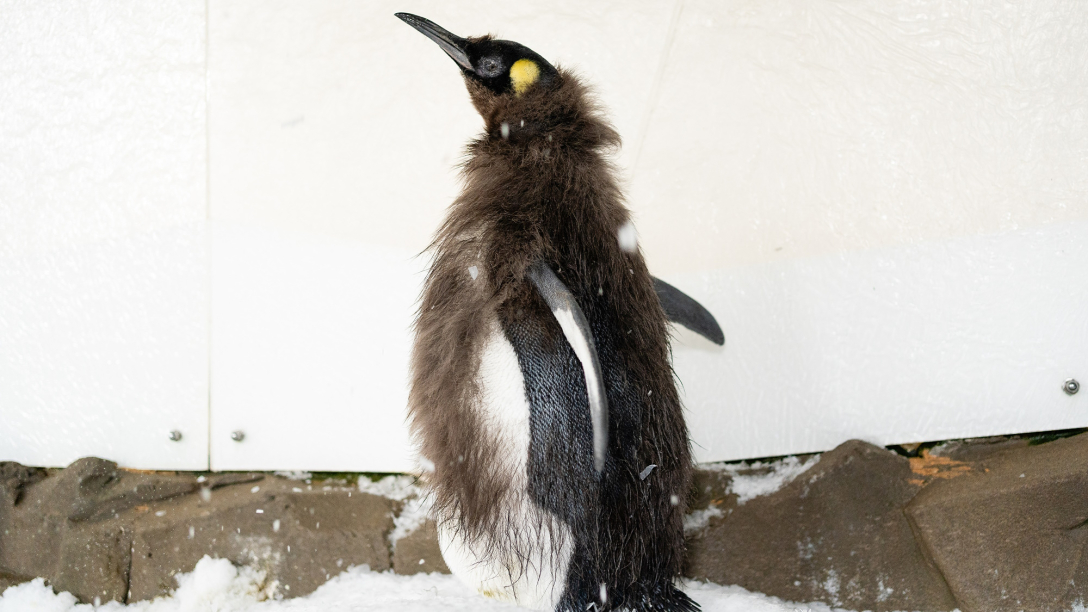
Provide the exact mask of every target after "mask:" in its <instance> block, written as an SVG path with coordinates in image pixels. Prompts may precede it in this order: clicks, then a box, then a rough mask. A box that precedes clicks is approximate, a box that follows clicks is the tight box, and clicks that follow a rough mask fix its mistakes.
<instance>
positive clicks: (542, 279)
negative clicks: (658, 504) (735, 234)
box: [526, 261, 690, 474]
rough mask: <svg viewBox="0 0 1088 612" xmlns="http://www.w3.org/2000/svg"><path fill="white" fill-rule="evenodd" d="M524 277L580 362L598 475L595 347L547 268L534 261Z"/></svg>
mask: <svg viewBox="0 0 1088 612" xmlns="http://www.w3.org/2000/svg"><path fill="white" fill-rule="evenodd" d="M526 275H527V276H528V277H529V281H530V282H532V283H533V286H534V287H536V290H537V291H539V292H540V296H541V297H543V298H544V302H545V303H546V304H547V305H548V308H551V309H552V314H553V315H554V316H555V320H556V321H559V327H560V328H561V329H562V330H563V335H564V336H565V337H566V338H567V342H569V343H570V347H571V348H572V349H574V354H575V355H576V356H577V357H578V360H579V361H581V362H582V372H583V373H584V374H585V377H586V394H587V395H588V396H589V414H590V419H591V422H592V423H593V467H594V468H595V469H596V470H597V473H598V474H599V473H600V472H601V471H602V470H603V469H604V459H605V453H606V452H607V451H608V397H607V396H605V392H604V372H603V371H602V369H601V361H600V359H598V358H597V346H596V344H594V342H593V332H592V330H590V329H589V321H587V320H586V315H585V313H583V312H582V308H581V307H580V306H578V302H576V301H575V300H574V294H572V293H571V292H570V289H567V286H566V285H564V284H563V281H561V280H559V277H558V276H556V275H555V272H552V269H551V268H549V267H548V264H546V263H544V262H543V261H538V262H536V263H535V264H533V265H531V266H529V269H528V270H527V271H526ZM689 299H690V298H689Z"/></svg>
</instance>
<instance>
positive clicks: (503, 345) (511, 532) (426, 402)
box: [397, 13, 724, 611]
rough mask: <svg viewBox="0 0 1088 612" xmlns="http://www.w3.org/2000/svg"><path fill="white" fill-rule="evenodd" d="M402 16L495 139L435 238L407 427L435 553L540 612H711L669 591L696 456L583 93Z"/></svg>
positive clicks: (651, 290)
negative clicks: (425, 491)
mask: <svg viewBox="0 0 1088 612" xmlns="http://www.w3.org/2000/svg"><path fill="white" fill-rule="evenodd" d="M397 17H399V18H400V19H402V20H403V21H405V22H406V23H408V24H409V25H411V26H412V27H414V28H415V29H417V30H418V31H420V32H421V33H423V34H424V35H425V36H427V37H428V38H430V39H431V40H432V41H434V42H435V43H437V44H438V45H439V46H440V47H441V48H442V50H443V51H445V52H446V53H447V54H448V55H449V56H450V57H451V58H452V59H453V60H454V61H455V62H456V63H457V65H458V66H459V67H460V69H461V71H462V74H463V75H464V78H465V84H466V85H467V87H468V91H469V96H470V98H471V99H472V103H473V104H474V105H475V107H476V109H477V110H478V111H479V112H480V115H482V116H483V119H484V122H485V131H484V133H483V134H482V135H480V137H479V138H477V139H476V140H474V141H473V142H472V143H471V144H469V146H468V159H467V160H466V162H465V164H464V168H463V174H464V183H465V187H464V192H463V193H462V194H461V196H460V197H459V198H457V200H456V201H455V202H454V203H453V205H452V206H451V208H450V211H449V215H448V217H447V218H446V221H445V222H444V223H443V225H442V227H441V228H440V229H439V231H438V233H437V236H436V238H435V240H434V243H433V244H432V247H431V248H432V249H433V255H434V260H433V264H432V267H431V270H430V273H429V274H428V276H427V281H426V286H425V289H424V292H423V297H422V302H421V304H420V311H419V317H418V320H417V322H416V328H415V331H416V340H415V347H414V349H413V353H412V389H411V394H410V397H409V414H410V419H411V426H412V430H413V434H414V436H415V438H416V440H417V441H418V443H419V445H420V453H421V456H422V457H423V459H424V461H423V463H425V464H428V468H430V465H429V464H433V473H431V474H430V475H429V477H428V481H429V483H428V484H429V488H430V493H431V495H432V501H433V513H434V516H435V519H436V522H437V523H438V528H439V541H440V545H441V548H442V554H443V556H444V557H445V559H446V563H447V564H448V565H449V567H450V569H451V570H452V571H453V573H454V574H456V575H457V576H458V577H460V578H461V579H462V580H464V581H465V582H467V583H468V584H469V585H470V586H472V587H473V588H475V589H476V590H478V591H479V592H480V593H482V594H484V595H487V596H490V597H494V598H498V599H503V600H508V601H513V602H516V603H517V604H519V605H522V606H526V607H532V608H538V609H547V610H578V611H581V610H587V609H591V608H592V609H596V610H613V609H625V610H636V611H641V610H681V611H683V610H689V611H690V610H698V605H697V604H695V603H694V602H693V601H692V600H691V599H690V598H688V596H687V595H685V594H684V593H683V592H682V591H680V590H679V589H678V588H677V586H676V583H675V581H676V580H677V579H678V578H679V576H680V569H681V560H682V556H683V550H684V529H683V517H684V511H685V506H686V502H687V498H688V492H689V489H690V485H691V469H692V459H691V454H690V450H689V443H688V432H687V427H686V426H685V424H684V417H683V414H682V410H681V406H680V400H679V397H678V395H677V391H676V385H675V382H674V377H673V371H672V367H671V365H670V362H669V348H668V329H667V325H666V318H667V317H668V318H670V319H672V320H674V321H677V322H679V323H681V324H683V325H685V326H687V327H689V328H691V329H693V330H695V331H697V332H699V333H702V334H703V335H705V336H707V337H708V338H710V339H711V340H713V341H715V342H717V343H718V344H721V343H722V342H723V341H724V339H723V338H722V334H721V329H720V328H719V327H718V325H717V323H716V322H715V321H714V318H713V317H712V316H711V315H710V313H708V312H707V311H706V310H705V309H704V308H702V306H700V305H699V304H698V303H697V302H695V301H694V300H692V299H691V298H689V297H687V296H686V295H684V294H682V293H681V292H679V291H678V290H677V289H675V288H673V287H671V286H669V285H667V284H666V283H663V282H661V281H657V280H656V279H654V278H653V277H651V276H650V274H649V272H648V271H647V270H646V264H645V262H644V261H643V258H642V255H641V254H640V253H639V252H638V249H637V248H631V247H630V245H626V246H627V248H626V249H624V248H621V246H620V244H619V241H618V240H617V232H618V231H619V230H620V229H621V228H624V227H625V226H627V225H628V224H629V213H628V211H627V209H626V208H625V207H624V205H623V203H622V195H621V193H620V190H619V188H618V187H617V184H616V179H615V176H614V174H615V173H614V170H613V168H612V166H611V165H610V164H609V162H608V160H607V158H606V154H607V153H609V152H610V150H612V149H614V148H616V147H618V145H619V136H618V135H617V134H616V132H615V131H614V130H613V129H612V128H611V126H609V124H608V123H607V122H606V121H605V120H604V119H602V117H601V113H600V110H599V109H598V108H597V106H596V105H595V104H594V102H593V100H592V99H591V98H590V97H589V95H588V93H587V91H586V88H585V87H584V86H583V85H582V84H581V83H580V82H579V80H578V79H577V78H576V77H575V76H573V75H572V74H570V73H569V72H566V71H564V70H562V69H558V68H555V67H553V66H552V65H551V64H549V63H548V62H547V61H546V60H545V59H544V58H543V57H541V56H540V55H538V54H537V53H535V52H533V51H532V50H530V49H528V48H526V47H524V46H522V45H520V44H518V43H515V42H511V41H505V40H495V39H493V38H491V37H489V36H485V37H482V38H468V39H466V38H461V37H458V36H455V35H453V34H451V33H450V32H448V31H446V30H444V29H442V28H441V27H439V26H437V25H436V24H434V23H432V22H431V21H428V20H427V19H423V18H422V17H417V16H415V15H410V14H407V13H398V14H397Z"/></svg>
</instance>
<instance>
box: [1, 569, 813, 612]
mask: <svg viewBox="0 0 1088 612" xmlns="http://www.w3.org/2000/svg"><path fill="white" fill-rule="evenodd" d="M177 579H178V584H179V586H178V588H177V590H176V591H174V593H173V594H172V595H170V596H168V597H160V598H158V599H155V600H154V601H143V602H137V603H133V604H129V605H127V606H125V605H122V604H118V603H115V602H109V603H106V604H104V605H101V606H98V607H94V606H91V605H87V604H83V605H80V604H77V603H76V599H75V597H73V596H72V595H70V594H68V593H61V594H59V595H57V594H54V593H53V591H52V590H51V589H50V588H49V587H47V586H45V584H44V583H43V582H42V580H41V579H40V578H39V579H36V580H34V581H32V582H27V583H24V584H21V585H17V586H13V587H10V588H9V589H8V590H6V591H4V593H3V594H2V595H0V612H122V611H125V612H286V611H292V612H349V611H350V612H378V611H382V612H386V611H388V612H469V611H475V610H482V611H488V610H494V611H500V610H510V611H513V610H521V609H522V608H517V607H515V606H512V605H509V604H502V603H498V602H495V601H493V600H489V599H485V598H484V597H482V596H480V595H477V594H476V593H473V592H472V591H470V590H469V589H468V588H467V587H465V586H464V585H462V584H461V583H460V582H458V581H457V579H456V578H454V577H453V576H449V575H444V574H416V575H414V576H398V575H396V574H393V573H390V572H385V573H377V572H371V571H369V570H368V569H367V568H366V567H365V566H364V567H355V568H351V569H349V570H347V571H346V572H344V573H342V574H340V575H339V576H336V577H335V578H333V579H332V580H330V581H329V582H327V583H325V584H324V585H322V586H321V588H319V589H318V590H317V591H315V592H313V593H311V594H310V595H307V596H306V597H299V598H297V599H286V600H273V599H268V588H269V587H268V585H265V584H264V579H263V576H262V575H261V573H260V572H258V571H256V570H252V569H249V568H242V569H238V568H235V567H234V566H233V565H231V564H230V562H229V561H226V560H223V559H212V558H210V557H204V558H203V559H201V560H200V561H199V562H198V563H197V565H196V569H194V570H193V571H192V572H191V573H189V574H181V575H179V576H178V577H177ZM685 591H687V593H688V594H689V595H691V596H692V598H694V599H695V600H696V601H698V602H699V603H700V604H702V606H703V610H704V612H831V611H832V609H831V608H829V607H827V606H826V605H824V604H818V603H817V604H806V605H797V604H789V603H786V602H783V601H781V600H779V599H776V598H773V597H767V596H765V595H760V594H758V593H751V592H749V591H746V590H744V589H742V588H740V587H736V586H732V587H722V586H717V585H714V584H707V583H702V582H691V583H688V584H687V585H686V586H685Z"/></svg>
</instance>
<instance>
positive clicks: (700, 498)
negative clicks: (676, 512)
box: [688, 468, 737, 512]
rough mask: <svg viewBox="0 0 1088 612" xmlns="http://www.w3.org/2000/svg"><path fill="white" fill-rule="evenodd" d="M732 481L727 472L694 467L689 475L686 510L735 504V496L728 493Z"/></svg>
mask: <svg viewBox="0 0 1088 612" xmlns="http://www.w3.org/2000/svg"><path fill="white" fill-rule="evenodd" d="M732 481H733V477H732V476H731V475H730V474H729V473H728V472H725V471H722V470H708V469H699V468H696V470H695V472H694V473H693V474H692V477H691V503H690V504H688V511H689V512H690V511H695V510H705V509H707V508H709V507H710V506H727V507H732V506H735V505H736V499H737V496H736V495H733V494H732V493H729V485H730V483H732ZM730 497H732V500H730V499H729V498H730Z"/></svg>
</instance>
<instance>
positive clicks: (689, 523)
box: [684, 506, 724, 534]
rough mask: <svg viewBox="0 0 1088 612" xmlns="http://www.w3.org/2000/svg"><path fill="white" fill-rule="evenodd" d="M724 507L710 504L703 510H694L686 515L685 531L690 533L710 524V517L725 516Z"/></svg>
mask: <svg viewBox="0 0 1088 612" xmlns="http://www.w3.org/2000/svg"><path fill="white" fill-rule="evenodd" d="M723 514H724V513H723V512H722V509H721V508H719V507H717V506H708V507H706V508H703V509H702V510H692V511H691V512H689V513H688V514H685V515H684V533H686V534H690V533H693V532H695V531H699V530H701V529H703V528H704V527H706V526H707V525H709V524H710V519H711V518H714V517H718V516H723Z"/></svg>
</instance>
